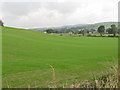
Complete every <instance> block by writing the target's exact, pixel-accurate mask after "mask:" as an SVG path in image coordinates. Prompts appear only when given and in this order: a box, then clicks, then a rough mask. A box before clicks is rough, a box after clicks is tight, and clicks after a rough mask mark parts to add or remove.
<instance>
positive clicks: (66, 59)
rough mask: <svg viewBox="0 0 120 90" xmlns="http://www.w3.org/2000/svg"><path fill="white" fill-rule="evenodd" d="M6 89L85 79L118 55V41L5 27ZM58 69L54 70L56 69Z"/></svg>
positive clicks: (44, 85) (4, 69)
mask: <svg viewBox="0 0 120 90" xmlns="http://www.w3.org/2000/svg"><path fill="white" fill-rule="evenodd" d="M2 34H3V35H2V36H3V37H2V38H3V42H2V45H3V51H2V53H3V61H2V64H3V72H2V74H3V87H17V88H21V87H49V86H48V85H52V84H53V85H54V84H56V85H58V86H59V87H61V86H62V85H63V83H67V84H68V85H70V84H72V83H74V82H75V80H78V79H79V80H86V79H89V78H90V77H91V73H92V72H93V73H94V72H98V73H99V72H101V71H104V70H105V69H106V66H107V65H106V64H105V63H106V62H107V61H110V62H112V61H114V59H116V58H117V56H118V52H117V49H118V42H117V40H118V39H117V38H107V37H105V38H104V37H65V36H56V35H50V34H44V33H41V32H37V31H31V30H24V29H15V28H9V27H4V28H3V33H2ZM53 68H54V69H55V70H54V69H53Z"/></svg>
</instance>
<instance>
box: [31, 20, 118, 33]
mask: <svg viewBox="0 0 120 90" xmlns="http://www.w3.org/2000/svg"><path fill="white" fill-rule="evenodd" d="M112 24H115V25H116V26H117V25H118V22H101V23H95V24H76V25H66V26H61V27H48V28H32V29H31V30H35V31H41V32H43V31H44V30H46V29H53V30H55V31H59V32H69V31H73V32H77V31H78V30H80V29H84V30H91V29H95V30H97V28H98V27H99V26H100V25H105V28H109V27H110V26H111V25H112Z"/></svg>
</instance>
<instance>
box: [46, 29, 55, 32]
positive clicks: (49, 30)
mask: <svg viewBox="0 0 120 90" xmlns="http://www.w3.org/2000/svg"><path fill="white" fill-rule="evenodd" d="M45 31H46V32H47V33H54V30H53V29H47V30H45Z"/></svg>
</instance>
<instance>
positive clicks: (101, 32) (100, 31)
mask: <svg viewBox="0 0 120 90" xmlns="http://www.w3.org/2000/svg"><path fill="white" fill-rule="evenodd" d="M97 31H98V32H99V33H100V36H102V34H103V33H104V31H105V26H103V25H101V26H99V27H98V30H97Z"/></svg>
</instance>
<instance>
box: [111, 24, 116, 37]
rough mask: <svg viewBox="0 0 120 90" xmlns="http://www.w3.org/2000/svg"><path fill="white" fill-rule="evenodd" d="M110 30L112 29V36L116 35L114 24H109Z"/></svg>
mask: <svg viewBox="0 0 120 90" xmlns="http://www.w3.org/2000/svg"><path fill="white" fill-rule="evenodd" d="M111 30H112V34H113V36H114V37H115V36H116V33H117V27H116V25H115V24H112V25H111Z"/></svg>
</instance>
